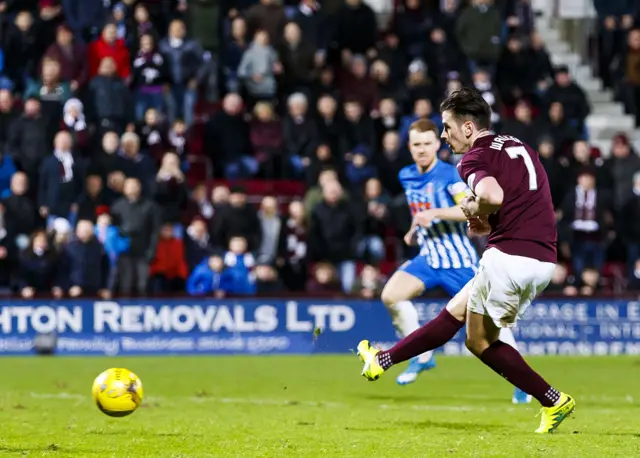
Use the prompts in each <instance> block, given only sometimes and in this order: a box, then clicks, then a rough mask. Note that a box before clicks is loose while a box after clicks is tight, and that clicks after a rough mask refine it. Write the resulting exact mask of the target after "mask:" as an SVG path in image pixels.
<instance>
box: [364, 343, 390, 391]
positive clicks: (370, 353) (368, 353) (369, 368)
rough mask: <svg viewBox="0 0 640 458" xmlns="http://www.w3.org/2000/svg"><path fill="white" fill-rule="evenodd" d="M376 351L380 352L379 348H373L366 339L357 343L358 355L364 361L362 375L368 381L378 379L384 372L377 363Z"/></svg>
mask: <svg viewBox="0 0 640 458" xmlns="http://www.w3.org/2000/svg"><path fill="white" fill-rule="evenodd" d="M378 353H380V350H378V349H377V348H373V347H372V346H371V343H370V342H369V341H368V340H362V341H360V343H359V344H358V356H359V357H360V359H361V360H362V362H363V363H364V367H363V368H362V376H363V377H364V378H366V379H367V380H369V381H370V382H372V381H374V380H378V379H379V378H380V376H381V375H382V374H383V373H384V369H383V368H382V366H380V364H378V360H377V358H376V356H377V355H378Z"/></svg>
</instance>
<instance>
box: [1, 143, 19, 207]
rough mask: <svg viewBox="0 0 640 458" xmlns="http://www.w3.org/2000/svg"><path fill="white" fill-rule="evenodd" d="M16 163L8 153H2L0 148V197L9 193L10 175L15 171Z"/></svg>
mask: <svg viewBox="0 0 640 458" xmlns="http://www.w3.org/2000/svg"><path fill="white" fill-rule="evenodd" d="M16 171H17V169H16V165H15V164H14V162H13V159H12V158H11V156H10V155H8V154H4V153H3V152H2V149H1V148H0V198H4V197H7V196H9V195H10V194H11V191H10V189H9V188H10V186H11V185H10V183H11V177H12V176H13V175H14V174H15V173H16Z"/></svg>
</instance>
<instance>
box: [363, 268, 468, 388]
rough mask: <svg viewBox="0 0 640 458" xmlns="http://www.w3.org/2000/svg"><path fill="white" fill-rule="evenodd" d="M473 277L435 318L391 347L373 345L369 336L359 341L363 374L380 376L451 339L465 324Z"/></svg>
mask: <svg viewBox="0 0 640 458" xmlns="http://www.w3.org/2000/svg"><path fill="white" fill-rule="evenodd" d="M472 282H473V280H471V281H470V282H469V283H467V284H466V285H465V286H464V288H462V290H460V291H459V292H458V294H456V295H455V296H454V297H453V298H452V299H451V300H450V301H449V303H448V304H447V306H446V307H445V308H444V310H442V312H440V313H439V314H438V316H437V317H435V318H434V319H433V320H431V321H430V322H428V323H427V324H425V325H424V326H422V327H421V328H419V329H417V330H416V331H414V332H412V333H411V334H409V335H408V336H407V337H405V338H404V339H402V340H401V341H400V342H398V343H397V344H395V345H394V346H393V347H392V348H391V349H389V350H387V351H380V350H377V349H375V348H373V347H372V346H371V344H370V343H369V341H368V340H363V341H362V342H360V343H359V344H358V355H359V356H360V358H361V359H362V361H363V362H364V368H363V370H362V375H363V376H364V377H365V378H366V379H368V380H377V379H378V378H379V377H380V376H381V375H382V374H383V373H384V371H386V370H387V369H389V368H390V367H391V366H393V365H394V364H398V363H401V362H403V361H407V360H408V359H411V358H413V357H415V356H418V355H420V354H422V353H424V352H427V351H430V350H435V349H436V348H438V347H441V346H442V345H444V344H446V343H447V342H449V341H450V340H451V339H452V338H453V337H454V336H455V335H456V334H457V333H458V331H459V330H460V329H461V328H462V327H463V326H464V322H465V318H466V310H467V301H468V299H469V290H470V288H471V283H472Z"/></svg>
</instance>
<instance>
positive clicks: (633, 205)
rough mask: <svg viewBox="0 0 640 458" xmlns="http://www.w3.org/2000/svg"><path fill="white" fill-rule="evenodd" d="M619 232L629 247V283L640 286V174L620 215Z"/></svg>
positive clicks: (635, 179)
mask: <svg viewBox="0 0 640 458" xmlns="http://www.w3.org/2000/svg"><path fill="white" fill-rule="evenodd" d="M619 218H620V219H619V221H618V231H619V234H620V235H621V236H622V239H623V240H624V242H625V244H626V246H627V266H628V272H629V282H630V283H631V284H635V285H636V286H635V287H636V288H637V287H638V286H640V285H639V284H638V280H640V275H638V274H639V273H640V267H639V266H638V264H639V263H640V172H636V174H635V175H634V177H633V189H632V191H631V193H630V194H629V195H628V197H627V199H626V200H625V202H624V204H623V205H622V207H621V211H620V213H619Z"/></svg>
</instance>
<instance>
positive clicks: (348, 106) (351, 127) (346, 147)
mask: <svg viewBox="0 0 640 458" xmlns="http://www.w3.org/2000/svg"><path fill="white" fill-rule="evenodd" d="M344 116H345V123H344V127H345V129H344V133H343V135H342V145H341V149H342V154H343V157H344V158H345V159H347V160H348V159H349V158H350V155H351V153H352V152H353V149H354V148H355V147H356V146H360V147H363V148H367V150H368V151H370V152H372V153H373V152H374V151H375V150H376V148H375V138H376V135H375V130H374V128H373V122H372V121H371V118H369V117H368V116H367V115H366V113H364V111H363V108H362V105H361V104H360V102H358V101H357V100H347V101H346V102H345V103H344ZM373 154H375V153H373Z"/></svg>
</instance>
